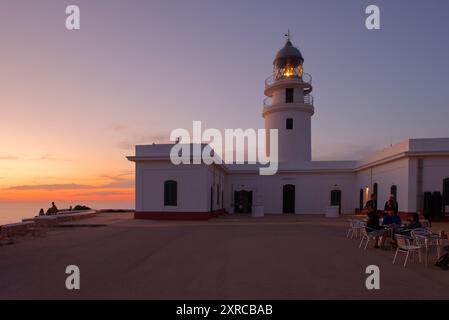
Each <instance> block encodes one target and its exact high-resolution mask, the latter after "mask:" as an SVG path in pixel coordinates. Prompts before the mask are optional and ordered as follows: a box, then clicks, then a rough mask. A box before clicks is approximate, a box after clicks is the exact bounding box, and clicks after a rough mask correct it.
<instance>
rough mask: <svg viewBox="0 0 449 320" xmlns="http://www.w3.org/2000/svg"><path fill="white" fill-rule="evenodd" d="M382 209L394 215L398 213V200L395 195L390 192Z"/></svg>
mask: <svg viewBox="0 0 449 320" xmlns="http://www.w3.org/2000/svg"><path fill="white" fill-rule="evenodd" d="M384 211H385V212H387V213H388V212H393V214H394V215H395V216H397V215H398V213H399V205H398V202H397V201H396V198H395V196H394V195H393V194H392V195H390V198H389V199H388V201H387V202H385V207H384Z"/></svg>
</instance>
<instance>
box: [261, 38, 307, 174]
mask: <svg viewBox="0 0 449 320" xmlns="http://www.w3.org/2000/svg"><path fill="white" fill-rule="evenodd" d="M303 63H304V58H303V56H302V54H301V52H300V51H299V50H298V49H297V48H295V47H294V46H293V44H292V42H291V40H290V34H288V36H287V42H286V44H285V46H284V47H283V48H282V49H281V50H279V52H278V53H277V54H276V57H275V59H274V61H273V65H274V71H273V75H272V76H270V77H269V78H268V79H267V80H266V81H265V95H266V96H267V98H266V99H265V101H264V108H263V117H264V119H265V129H267V130H269V129H277V130H278V134H279V145H278V149H279V150H278V152H279V154H278V157H279V162H280V164H281V165H282V164H283V165H285V166H287V167H292V166H295V165H298V164H300V163H304V162H308V161H311V160H312V138H311V117H312V115H313V114H314V112H315V110H314V107H313V97H312V96H311V95H310V93H311V92H312V77H311V76H310V75H309V74H307V73H304V72H303ZM267 141H268V142H267V149H268V150H270V146H269V140H268V139H267Z"/></svg>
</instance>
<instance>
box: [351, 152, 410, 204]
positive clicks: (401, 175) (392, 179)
mask: <svg viewBox="0 0 449 320" xmlns="http://www.w3.org/2000/svg"><path fill="white" fill-rule="evenodd" d="M408 176H409V164H408V159H407V158H402V159H399V160H396V161H392V162H388V163H384V164H381V165H377V166H374V167H371V168H367V169H364V170H361V171H358V172H357V178H356V190H355V192H354V194H356V197H355V199H354V200H355V201H354V206H355V207H356V208H358V207H359V191H360V189H363V190H365V187H369V193H370V194H371V193H373V186H374V184H375V183H377V186H378V189H377V190H378V191H377V194H378V196H377V203H378V204H377V205H378V208H379V209H380V210H382V209H383V207H384V204H385V202H387V200H388V198H389V196H390V190H391V186H392V185H396V186H397V190H398V196H397V201H398V204H399V211H405V212H409V196H408V192H409V183H408V181H409V180H408ZM365 202H366V199H365Z"/></svg>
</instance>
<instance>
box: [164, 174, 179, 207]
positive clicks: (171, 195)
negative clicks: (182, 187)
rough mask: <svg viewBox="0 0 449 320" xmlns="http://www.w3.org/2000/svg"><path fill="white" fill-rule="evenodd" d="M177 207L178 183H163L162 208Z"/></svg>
mask: <svg viewBox="0 0 449 320" xmlns="http://www.w3.org/2000/svg"><path fill="white" fill-rule="evenodd" d="M177 205H178V183H177V182H176V181H173V180H168V181H165V182H164V206H167V207H176V206H177Z"/></svg>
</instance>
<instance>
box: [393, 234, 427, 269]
mask: <svg viewBox="0 0 449 320" xmlns="http://www.w3.org/2000/svg"><path fill="white" fill-rule="evenodd" d="M395 238H396V243H397V246H398V248H397V249H396V253H395V255H394V258H393V264H395V263H396V258H397V257H398V254H399V252H402V253H406V254H407V255H406V257H405V261H404V267H406V266H407V261H408V258H409V256H410V254H412V259H414V257H415V253H416V252H418V256H419V262H421V251H420V249H421V247H420V246H418V245H414V244H412V239H411V238H409V237H406V236H402V235H399V234H397V235H395Z"/></svg>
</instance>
